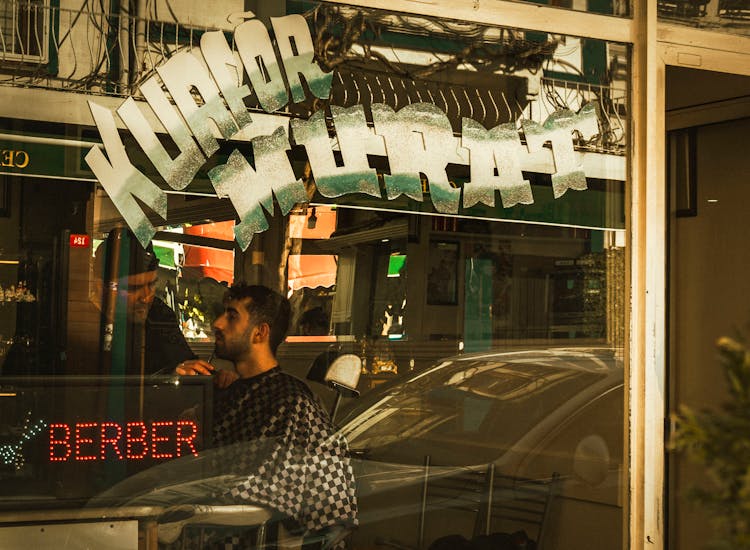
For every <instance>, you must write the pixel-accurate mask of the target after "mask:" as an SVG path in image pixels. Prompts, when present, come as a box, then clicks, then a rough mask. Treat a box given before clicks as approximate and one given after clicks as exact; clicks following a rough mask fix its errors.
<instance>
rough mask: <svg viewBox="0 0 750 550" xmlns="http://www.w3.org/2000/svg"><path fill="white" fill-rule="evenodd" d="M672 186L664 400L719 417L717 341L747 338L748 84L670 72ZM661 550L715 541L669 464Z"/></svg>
mask: <svg viewBox="0 0 750 550" xmlns="http://www.w3.org/2000/svg"><path fill="white" fill-rule="evenodd" d="M666 82H667V87H666V126H667V142H666V150H667V182H668V185H669V197H670V200H669V232H668V239H669V242H668V244H669V249H668V250H669V253H668V254H669V255H668V262H669V263H668V277H669V293H668V300H669V302H668V303H669V317H668V331H669V332H668V334H669V395H668V400H667V416H669V414H670V413H672V412H675V411H678V410H679V409H680V407H681V406H682V405H688V406H690V407H691V408H693V409H694V410H699V409H702V408H711V409H718V407H719V406H720V404H721V402H722V401H723V400H724V399H725V398H726V395H727V388H726V383H725V380H724V375H723V371H722V368H721V365H720V363H719V361H718V358H717V352H716V347H715V342H716V340H717V339H718V338H719V337H721V336H735V335H738V334H741V335H744V336H746V337H748V336H750V277H748V276H747V273H748V271H750V246H748V240H747V237H746V235H747V234H748V230H749V229H750V218H749V217H748V213H750V155H749V154H748V146H747V139H748V135H750V77H746V76H740V75H731V74H724V73H715V72H709V71H701V70H696V69H686V68H679V67H667V80H666ZM667 468H668V472H667V480H668V481H667V482H668V496H667V503H668V532H667V537H668V538H667V545H666V546H667V547H669V548H680V549H681V550H692V549H695V550H699V549H701V548H704V547H705V546H706V543H707V542H708V541H709V540H710V539H711V523H710V519H709V518H708V517H707V514H706V512H705V510H704V509H702V508H700V506H699V505H697V504H696V503H694V502H692V501H690V499H689V498H688V492H689V490H690V488H691V487H695V486H699V485H704V486H705V484H706V479H705V477H704V476H703V475H702V472H701V469H700V468H698V467H696V466H694V465H692V464H690V463H689V462H688V460H687V459H686V458H685V457H683V456H677V455H675V454H674V453H669V454H668V455H667Z"/></svg>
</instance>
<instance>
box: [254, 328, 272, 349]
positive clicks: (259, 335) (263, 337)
mask: <svg viewBox="0 0 750 550" xmlns="http://www.w3.org/2000/svg"><path fill="white" fill-rule="evenodd" d="M270 336H271V327H270V326H268V323H261V324H260V325H258V326H256V327H255V329H253V344H261V343H263V342H268V339H269V338H270Z"/></svg>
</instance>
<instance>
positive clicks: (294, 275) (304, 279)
mask: <svg viewBox="0 0 750 550" xmlns="http://www.w3.org/2000/svg"><path fill="white" fill-rule="evenodd" d="M337 261H338V256H335V255H332V254H331V255H328V254H292V255H291V256H289V263H288V266H289V288H290V289H291V290H299V289H301V288H303V287H307V288H317V287H319V286H322V287H332V286H333V285H335V284H336V269H337Z"/></svg>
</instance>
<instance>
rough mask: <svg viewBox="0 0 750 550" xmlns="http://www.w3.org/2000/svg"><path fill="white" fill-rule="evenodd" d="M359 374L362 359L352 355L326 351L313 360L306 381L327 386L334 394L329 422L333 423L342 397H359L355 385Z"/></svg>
mask: <svg viewBox="0 0 750 550" xmlns="http://www.w3.org/2000/svg"><path fill="white" fill-rule="evenodd" d="M361 372H362V359H360V358H359V356H357V355H354V354H353V353H341V352H339V351H337V350H328V351H324V352H323V353H321V354H320V355H318V356H317V357H316V358H315V359H314V360H313V362H312V365H311V366H310V370H309V371H308V373H307V379H308V380H312V381H313V382H318V383H320V384H323V385H325V386H328V387H329V388H331V389H333V390H334V391H335V392H336V397H335V399H334V402H333V406H332V407H331V422H335V418H336V413H337V412H338V408H339V405H340V404H341V398H342V397H358V396H359V390H357V384H359V375H360V373H361Z"/></svg>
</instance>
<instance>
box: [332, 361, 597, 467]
mask: <svg viewBox="0 0 750 550" xmlns="http://www.w3.org/2000/svg"><path fill="white" fill-rule="evenodd" d="M604 376H605V374H603V373H598V372H593V373H592V372H589V371H585V370H577V369H559V368H550V366H548V365H544V364H534V363H505V362H500V361H458V362H454V363H449V364H446V365H444V366H442V368H438V369H434V370H433V371H431V372H428V373H427V374H425V375H422V376H421V377H415V378H414V379H411V380H407V381H406V382H405V383H402V384H397V385H394V386H393V387H391V388H390V389H389V390H388V391H387V392H385V393H384V395H381V398H380V399H379V400H377V401H375V402H374V403H372V404H370V405H369V406H367V407H366V408H362V409H360V413H359V415H358V416H356V417H351V416H350V418H351V420H350V421H349V422H348V423H346V424H345V427H344V433H345V435H346V436H347V438H348V440H349V444H350V446H351V447H352V449H354V450H355V452H357V453H360V454H364V455H366V456H367V458H369V459H372V460H382V461H393V462H399V463H404V464H421V463H422V462H423V461H424V457H425V456H426V455H430V457H431V461H432V462H433V463H434V464H443V465H471V464H481V463H486V462H489V461H493V460H496V459H497V458H498V457H499V456H500V455H501V454H502V453H503V452H504V451H505V450H507V449H509V448H511V447H512V446H513V445H514V444H515V443H516V442H517V441H518V440H519V439H520V438H521V437H522V436H523V435H524V434H526V433H527V432H529V430H531V429H532V428H533V427H534V426H535V425H537V424H538V423H539V422H540V421H542V420H543V419H544V418H546V417H547V416H549V415H550V414H551V413H552V412H553V411H555V410H556V409H558V408H559V407H560V406H561V405H562V404H564V403H566V402H567V401H568V400H570V399H571V398H572V397H573V396H575V395H577V394H578V393H580V392H582V391H583V390H585V388H587V387H589V386H591V385H592V384H595V383H596V382H597V381H598V380H601V379H602V378H603V377H604Z"/></svg>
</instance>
